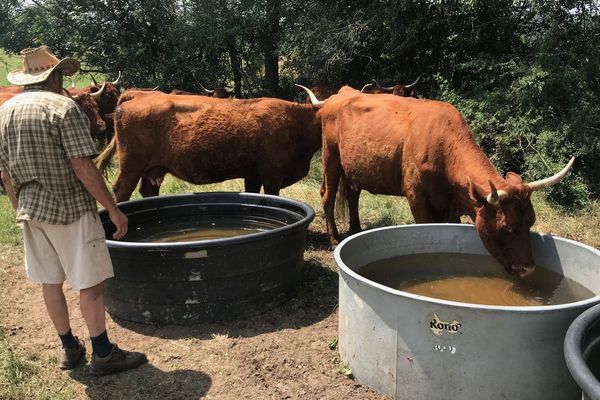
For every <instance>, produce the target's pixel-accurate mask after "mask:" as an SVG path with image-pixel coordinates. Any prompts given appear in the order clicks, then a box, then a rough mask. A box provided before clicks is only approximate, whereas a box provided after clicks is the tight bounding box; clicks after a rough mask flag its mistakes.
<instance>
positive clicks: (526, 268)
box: [512, 264, 535, 278]
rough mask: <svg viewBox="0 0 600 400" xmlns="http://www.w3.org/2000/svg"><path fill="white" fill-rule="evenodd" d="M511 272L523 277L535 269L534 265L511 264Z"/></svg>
mask: <svg viewBox="0 0 600 400" xmlns="http://www.w3.org/2000/svg"><path fill="white" fill-rule="evenodd" d="M512 270H513V273H515V274H517V275H518V276H519V278H525V277H526V276H529V275H531V274H532V273H533V271H535V265H525V264H520V265H513V266H512Z"/></svg>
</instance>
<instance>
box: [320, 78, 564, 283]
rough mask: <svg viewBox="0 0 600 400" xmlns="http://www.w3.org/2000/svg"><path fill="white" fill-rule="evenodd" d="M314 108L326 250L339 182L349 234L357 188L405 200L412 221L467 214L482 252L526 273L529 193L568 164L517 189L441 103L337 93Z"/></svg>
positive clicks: (333, 238)
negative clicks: (320, 145) (320, 153)
mask: <svg viewBox="0 0 600 400" xmlns="http://www.w3.org/2000/svg"><path fill="white" fill-rule="evenodd" d="M313 103H318V102H317V101H316V99H314V101H313ZM321 106H322V109H321V111H320V115H321V121H322V124H323V176H324V184H323V187H322V203H323V209H324V211H325V218H326V221H327V235H328V237H329V240H330V244H331V245H332V246H335V245H336V244H337V243H338V240H339V234H338V230H337V227H336V224H335V220H334V205H335V197H336V193H337V191H338V185H340V183H341V187H343V188H344V189H345V194H346V199H347V203H348V207H349V213H350V215H349V216H350V231H351V232H357V231H359V230H360V221H359V216H358V199H359V195H360V191H361V190H363V189H364V190H367V191H369V192H371V193H374V194H387V195H401V196H406V198H407V200H408V203H409V205H410V209H411V212H412V214H413V217H414V219H415V222H417V223H427V222H459V221H460V219H459V218H460V216H461V215H468V216H470V217H471V218H472V219H473V221H474V223H475V227H476V229H477V232H478V233H479V236H480V237H481V240H482V241H483V243H484V245H485V246H486V248H487V249H488V251H489V252H490V253H491V254H492V255H493V256H494V257H495V258H496V259H497V260H498V261H500V262H501V263H502V264H503V265H504V267H505V268H506V269H507V270H508V271H509V272H512V273H514V274H518V275H520V276H525V275H527V274H529V273H531V272H532V271H533V269H534V265H533V255H532V250H531V245H530V239H529V230H530V228H531V226H532V225H533V223H534V222H535V213H534V210H533V206H532V205H531V200H530V196H531V193H532V191H534V190H537V189H540V188H542V187H546V186H549V185H552V184H555V183H557V182H558V181H560V179H562V178H563V177H564V176H565V175H566V173H567V172H568V170H569V168H570V167H571V166H572V163H573V159H571V161H570V162H569V164H568V165H567V166H566V167H565V168H564V169H563V170H562V171H561V172H559V173H558V174H556V175H555V176H553V177H550V178H547V179H545V180H542V181H536V182H532V183H523V182H522V181H521V178H520V176H519V175H517V174H515V173H513V172H509V173H508V174H507V175H506V177H502V176H501V175H500V174H499V173H498V172H497V171H496V169H495V168H494V166H493V165H492V163H491V162H490V160H489V159H488V157H487V156H486V155H485V154H484V153H483V152H482V151H481V149H480V148H479V146H478V145H477V143H476V142H475V140H474V138H473V136H472V134H471V132H470V130H469V127H468V126H467V122H466V121H465V119H464V118H463V117H462V115H461V114H460V113H459V112H458V111H457V110H456V108H454V107H453V106H452V105H450V104H448V103H443V102H439V101H433V100H420V99H413V98H406V97H397V96H389V95H365V94H362V93H361V92H360V91H357V90H354V89H352V88H349V87H344V88H342V89H340V92H339V93H338V94H337V95H335V96H332V97H331V98H329V100H327V101H325V102H324V103H321Z"/></svg>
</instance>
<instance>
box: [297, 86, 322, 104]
mask: <svg viewBox="0 0 600 400" xmlns="http://www.w3.org/2000/svg"><path fill="white" fill-rule="evenodd" d="M294 85H295V86H298V87H299V88H302V89H304V91H305V92H306V93H307V94H308V97H309V98H310V102H311V103H312V104H313V105H316V106H318V105H320V104H325V102H324V101H321V100H319V99H317V96H315V94H314V93H313V92H312V91H311V90H310V89H309V88H307V87H306V86H302V85H298V84H297V83H294Z"/></svg>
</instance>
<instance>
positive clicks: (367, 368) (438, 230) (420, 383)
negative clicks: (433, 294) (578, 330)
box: [335, 224, 600, 400]
mask: <svg viewBox="0 0 600 400" xmlns="http://www.w3.org/2000/svg"><path fill="white" fill-rule="evenodd" d="M531 238H532V242H533V243H532V245H533V251H534V258H535V262H536V264H537V265H540V266H543V267H545V268H548V269H550V270H553V271H556V272H559V273H561V274H563V275H564V276H566V277H568V278H570V279H572V280H574V281H576V282H578V283H581V284H583V285H584V286H585V287H587V288H588V289H590V290H591V291H592V292H593V293H595V294H600V252H599V251H598V250H596V249H593V248H591V247H589V246H586V245H583V244H581V243H577V242H574V241H571V240H566V239H561V238H556V237H552V236H548V235H542V234H535V233H532V234H531ZM419 253H464V254H481V255H485V254H488V253H487V251H486V250H485V248H484V246H483V244H482V243H481V240H480V239H479V236H478V235H477V232H476V231H475V229H474V228H473V226H471V225H461V224H423V225H406V226H394V227H386V228H380V229H374V230H371V231H365V232H362V233H359V234H357V235H354V236H351V237H349V238H347V239H346V240H344V241H343V242H342V243H340V245H339V246H338V247H337V248H336V250H335V259H336V262H337V264H338V267H339V270H340V284H339V344H340V354H341V357H342V360H343V361H345V362H346V363H347V364H348V366H349V367H350V368H351V369H352V372H353V374H354V376H355V377H356V379H357V380H358V381H359V382H361V383H363V384H366V385H367V386H370V387H371V388H373V389H376V390H377V391H379V392H381V393H383V394H385V395H390V396H393V398H394V399H398V400H399V399H410V400H420V399H422V400H437V399H439V400H448V399H486V400H496V399H498V400H500V399H510V400H518V399H523V400H525V399H527V400H529V399H533V400H537V399H544V400H551V399H556V400H568V399H580V398H581V390H580V389H579V388H578V386H577V384H576V383H575V382H574V380H573V378H572V377H571V375H570V373H569V371H568V369H567V367H566V364H565V359H564V356H563V351H562V344H563V340H564V337H565V333H566V331H567V329H568V328H569V325H570V324H571V322H573V320H574V319H575V318H576V317H577V316H578V315H579V314H580V313H581V312H583V311H584V310H586V309H587V308H589V307H590V306H592V305H594V304H596V303H598V302H600V296H595V297H593V298H590V299H587V300H584V301H580V302H576V303H569V304H562V305H554V306H542V307H498V306H484V305H474V304H466V303H458V302H451V301H444V300H438V299H433V298H429V297H424V296H417V295H413V294H409V293H405V292H402V291H398V290H395V289H392V288H389V287H387V286H384V285H381V284H378V283H375V282H372V281H369V280H367V279H366V278H364V277H363V276H361V275H359V274H357V273H356V272H355V271H356V270H357V269H359V268H360V267H362V266H364V265H367V264H369V263H371V262H374V261H378V260H382V259H386V258H391V257H395V256H401V255H409V254H419ZM432 323H433V324H434V325H435V326H432ZM440 323H441V324H442V325H444V326H446V325H447V326H448V329H437V328H438V327H439V326H440ZM444 323H447V324H444Z"/></svg>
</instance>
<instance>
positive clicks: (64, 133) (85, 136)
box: [0, 85, 97, 224]
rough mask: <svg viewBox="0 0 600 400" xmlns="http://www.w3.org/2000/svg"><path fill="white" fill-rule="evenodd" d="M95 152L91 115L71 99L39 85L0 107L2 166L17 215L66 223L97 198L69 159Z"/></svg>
mask: <svg viewBox="0 0 600 400" xmlns="http://www.w3.org/2000/svg"><path fill="white" fill-rule="evenodd" d="M96 154H97V150H96V146H95V144H94V141H93V139H92V137H91V135H90V127H89V120H88V118H87V117H86V115H85V114H84V113H83V111H82V110H81V109H80V108H79V106H78V105H77V103H75V102H74V101H73V100H72V99H70V98H68V97H66V96H62V95H59V94H57V93H54V92H51V91H49V90H47V89H46V88H45V87H43V86H40V85H31V86H27V87H25V90H24V91H23V93H22V94H19V95H17V96H15V97H13V98H12V99H10V100H8V101H7V102H6V103H4V104H3V105H2V106H1V107H0V171H7V172H8V173H9V174H10V176H11V180H12V183H13V186H14V189H15V194H16V196H17V203H18V206H17V221H23V220H34V221H40V222H45V223H48V224H70V223H71V222H74V221H76V220H77V219H78V218H80V217H81V216H82V215H83V214H84V213H86V212H88V211H97V206H96V201H95V200H94V198H93V197H92V196H91V195H90V194H89V192H88V191H87V190H86V189H85V187H84V186H83V184H82V183H81V181H80V180H79V179H78V178H77V176H76V175H75V172H74V171H73V168H72V167H71V163H70V160H71V159H74V158H81V157H90V156H94V155H96Z"/></svg>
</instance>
